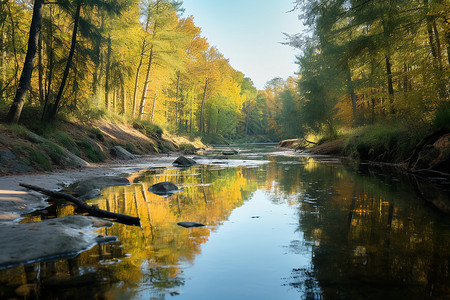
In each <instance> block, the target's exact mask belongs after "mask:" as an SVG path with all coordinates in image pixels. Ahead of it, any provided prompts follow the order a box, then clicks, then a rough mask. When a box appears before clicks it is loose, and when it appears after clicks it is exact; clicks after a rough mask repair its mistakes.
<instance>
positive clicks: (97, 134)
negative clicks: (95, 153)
mask: <svg viewBox="0 0 450 300" xmlns="http://www.w3.org/2000/svg"><path fill="white" fill-rule="evenodd" d="M89 136H90V137H91V138H95V139H97V140H99V141H100V142H104V141H105V135H104V134H103V132H102V131H101V130H100V129H98V128H93V129H92V130H91V134H89Z"/></svg>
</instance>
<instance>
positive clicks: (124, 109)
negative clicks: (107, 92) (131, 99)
mask: <svg viewBox="0 0 450 300" xmlns="http://www.w3.org/2000/svg"><path fill="white" fill-rule="evenodd" d="M122 114H123V115H124V116H126V115H127V90H126V88H125V84H123V85H122Z"/></svg>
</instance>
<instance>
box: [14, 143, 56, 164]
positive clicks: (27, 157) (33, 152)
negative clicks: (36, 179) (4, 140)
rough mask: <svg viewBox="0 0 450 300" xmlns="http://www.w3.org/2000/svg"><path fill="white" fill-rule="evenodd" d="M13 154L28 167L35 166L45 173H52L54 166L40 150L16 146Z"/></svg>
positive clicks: (21, 145) (26, 146) (23, 145)
mask: <svg viewBox="0 0 450 300" xmlns="http://www.w3.org/2000/svg"><path fill="white" fill-rule="evenodd" d="M11 150H12V152H14V153H16V155H18V156H19V157H21V158H22V159H23V162H24V163H26V164H27V165H34V166H36V167H37V168H41V169H43V170H45V171H51V170H52V165H51V163H50V160H49V159H48V157H47V156H46V155H45V154H44V153H43V152H42V151H41V150H39V149H35V148H33V147H31V146H28V145H25V144H20V143H18V144H15V145H13V147H12V149H11Z"/></svg>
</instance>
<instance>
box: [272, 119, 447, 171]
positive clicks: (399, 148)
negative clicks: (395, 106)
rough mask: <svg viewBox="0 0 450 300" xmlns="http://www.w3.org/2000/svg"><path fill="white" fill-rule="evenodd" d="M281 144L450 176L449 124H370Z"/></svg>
mask: <svg viewBox="0 0 450 300" xmlns="http://www.w3.org/2000/svg"><path fill="white" fill-rule="evenodd" d="M279 147H287V148H290V149H295V150H296V151H305V152H308V153H310V154H311V155H336V156H345V157H349V158H352V159H355V160H359V161H370V162H375V163H389V164H395V165H397V166H399V167H401V168H404V169H405V170H408V171H410V172H416V173H424V174H434V175H436V174H438V175H441V176H445V177H447V178H450V174H449V172H450V171H449V170H450V128H448V127H441V128H438V129H432V128H425V129H423V128H422V129H420V128H401V127H392V126H391V127H389V126H379V125H377V126H367V127H364V128H360V129H356V130H354V131H353V132H351V133H348V134H344V135H341V136H339V137H337V138H335V139H329V140H324V141H322V142H319V143H317V144H311V143H307V142H305V140H304V139H296V140H288V142H286V141H281V142H280V143H279Z"/></svg>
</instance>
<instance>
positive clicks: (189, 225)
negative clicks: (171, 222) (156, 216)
mask: <svg viewBox="0 0 450 300" xmlns="http://www.w3.org/2000/svg"><path fill="white" fill-rule="evenodd" d="M177 225H178V226H181V227H184V228H193V227H204V226H205V225H203V224H201V223H197V222H178V223H177Z"/></svg>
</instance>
